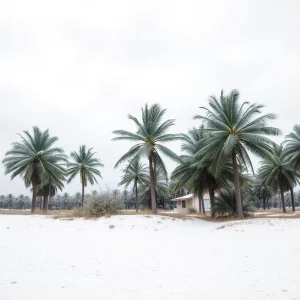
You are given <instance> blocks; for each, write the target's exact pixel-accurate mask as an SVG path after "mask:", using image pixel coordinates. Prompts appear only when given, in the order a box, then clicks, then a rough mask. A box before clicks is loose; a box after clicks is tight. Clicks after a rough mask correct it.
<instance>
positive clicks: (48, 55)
mask: <svg viewBox="0 0 300 300" xmlns="http://www.w3.org/2000/svg"><path fill="white" fill-rule="evenodd" d="M299 32H300V1H295V0H288V1H282V0H280V1H278V0H251V1H243V0H227V1H220V0H210V1H201V0H198V1H197V0H195V1H188V0H185V1H175V0H169V1H166V0H165V1H162V0H160V1H154V0H151V1H142V0H137V1H125V0H118V1H100V0H98V1H87V0H85V1H74V0H72V1H67V0H59V1H40V0H38V1H31V0H27V1H23V0H19V1H13V0H10V1H0V101H1V108H0V133H1V138H0V155H1V160H2V158H3V156H4V153H5V152H6V151H7V150H8V149H9V148H10V146H11V143H12V142H13V141H16V140H17V139H18V136H17V135H16V133H21V132H22V131H23V130H26V129H29V130H31V128H32V126H34V125H38V126H39V127H41V128H42V129H46V128H49V129H50V133H51V134H52V135H55V136H58V137H59V143H58V144H57V145H59V146H61V147H63V148H64V149H65V150H66V152H67V153H69V152H70V151H71V150H76V149H77V148H78V147H79V145H80V144H86V145H87V146H88V147H94V149H95V151H96V152H97V155H98V157H99V158H101V160H102V161H103V163H104V164H105V168H103V169H102V175H103V180H100V186H101V187H102V188H103V187H105V186H108V187H110V188H113V187H115V186H116V185H117V183H118V181H119V177H120V171H119V170H114V168H113V166H114V164H115V162H116V161H117V159H118V158H119V157H120V156H121V155H122V154H123V153H124V152H125V151H126V150H127V149H128V146H129V144H125V143H122V142H118V143H116V142H112V141H111V138H112V131H113V130H115V129H128V130H133V129H134V126H133V124H131V121H130V120H128V119H127V115H128V114H129V113H130V114H133V115H135V116H137V117H139V116H140V108H141V107H142V106H143V105H144V104H145V103H146V102H148V103H156V102H157V103H159V104H160V105H161V106H162V107H163V108H168V111H167V114H166V116H167V117H168V118H176V119H177V121H176V126H174V130H173V131H174V132H186V131H187V129H189V128H191V127H193V126H196V125H197V121H193V120H192V117H193V116H194V115H195V114H197V113H199V109H198V107H199V106H203V105H206V103H207V98H208V96H209V95H211V94H216V95H219V93H220V90H221V89H222V88H223V89H224V90H225V92H228V91H230V90H231V89H234V88H237V89H239V90H240V92H241V100H243V101H252V102H258V103H262V104H264V105H265V106H266V109H265V110H266V111H268V112H273V113H276V114H277V115H278V120H276V121H275V122H274V123H273V124H272V125H275V126H278V127H279V128H280V129H281V130H282V131H283V133H284V134H288V133H289V132H290V131H291V130H292V127H293V125H294V124H296V123H300V117H299V109H298V107H299V106H300V104H299V100H300V99H298V97H299V95H298V94H299V84H300V56H299V53H300V39H299ZM281 139H283V136H282V137H281ZM171 147H172V145H171ZM172 148H173V149H174V150H175V151H178V150H179V146H178V145H174V146H173V147H172ZM168 166H169V169H170V170H172V168H173V167H174V165H173V164H172V163H170V162H168ZM94 188H97V187H93V189H94ZM79 190H80V185H79V178H77V179H75V181H74V183H72V184H70V185H68V186H66V188H65V191H67V192H69V193H71V194H72V193H75V192H76V191H79ZM88 190H90V188H89V189H88ZM8 193H13V194H20V193H23V194H29V191H28V190H27V191H26V189H25V187H24V184H23V182H22V180H21V179H14V180H13V181H10V178H9V176H4V170H3V167H2V166H1V167H0V194H8Z"/></svg>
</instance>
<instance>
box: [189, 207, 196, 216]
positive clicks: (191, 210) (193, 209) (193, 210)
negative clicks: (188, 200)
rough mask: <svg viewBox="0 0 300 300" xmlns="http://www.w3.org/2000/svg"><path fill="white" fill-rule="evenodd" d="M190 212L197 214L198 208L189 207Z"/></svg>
mask: <svg viewBox="0 0 300 300" xmlns="http://www.w3.org/2000/svg"><path fill="white" fill-rule="evenodd" d="M189 213H190V214H195V213H197V209H195V208H193V207H192V208H189Z"/></svg>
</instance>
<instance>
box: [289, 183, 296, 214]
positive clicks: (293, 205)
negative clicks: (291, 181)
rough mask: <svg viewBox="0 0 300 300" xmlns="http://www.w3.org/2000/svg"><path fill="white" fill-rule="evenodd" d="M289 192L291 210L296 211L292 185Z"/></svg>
mask: <svg viewBox="0 0 300 300" xmlns="http://www.w3.org/2000/svg"><path fill="white" fill-rule="evenodd" d="M290 192H291V200H292V210H293V211H296V209H295V199H294V191H293V188H292V187H291V189H290Z"/></svg>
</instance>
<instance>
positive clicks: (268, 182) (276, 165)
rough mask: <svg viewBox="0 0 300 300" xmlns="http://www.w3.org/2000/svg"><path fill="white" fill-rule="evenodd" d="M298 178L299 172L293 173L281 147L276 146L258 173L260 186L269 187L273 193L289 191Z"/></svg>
mask: <svg viewBox="0 0 300 300" xmlns="http://www.w3.org/2000/svg"><path fill="white" fill-rule="evenodd" d="M299 176H300V174H299V171H295V170H294V168H293V167H292V166H291V165H290V163H289V160H288V158H287V156H286V152H285V151H284V148H283V145H280V146H279V145H276V144H274V146H273V148H272V149H271V151H270V155H269V156H267V157H266V158H265V159H264V161H263V162H262V165H261V168H260V169H259V171H258V178H259V181H260V182H261V184H263V185H265V186H267V187H269V188H270V189H271V190H272V191H273V192H278V191H280V190H281V189H282V190H283V191H284V192H285V191H288V190H290V188H291V187H294V186H295V185H296V184H297V183H298V178H299Z"/></svg>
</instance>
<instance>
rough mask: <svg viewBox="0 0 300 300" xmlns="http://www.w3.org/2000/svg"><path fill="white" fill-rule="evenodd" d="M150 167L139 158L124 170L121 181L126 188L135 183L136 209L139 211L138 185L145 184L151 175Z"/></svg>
mask: <svg viewBox="0 0 300 300" xmlns="http://www.w3.org/2000/svg"><path fill="white" fill-rule="evenodd" d="M148 174H149V170H148V168H147V167H146V166H145V165H144V164H142V163H141V162H140V161H139V160H138V159H136V160H134V161H133V162H132V163H131V164H130V163H129V164H128V165H127V166H126V167H125V169H124V170H123V176H122V179H121V181H120V183H119V186H121V185H124V187H125V189H126V188H127V187H128V186H129V185H130V184H132V183H133V190H134V191H135V210H136V212H138V211H139V201H138V185H144V184H146V183H147V179H148V177H149V175H148Z"/></svg>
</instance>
